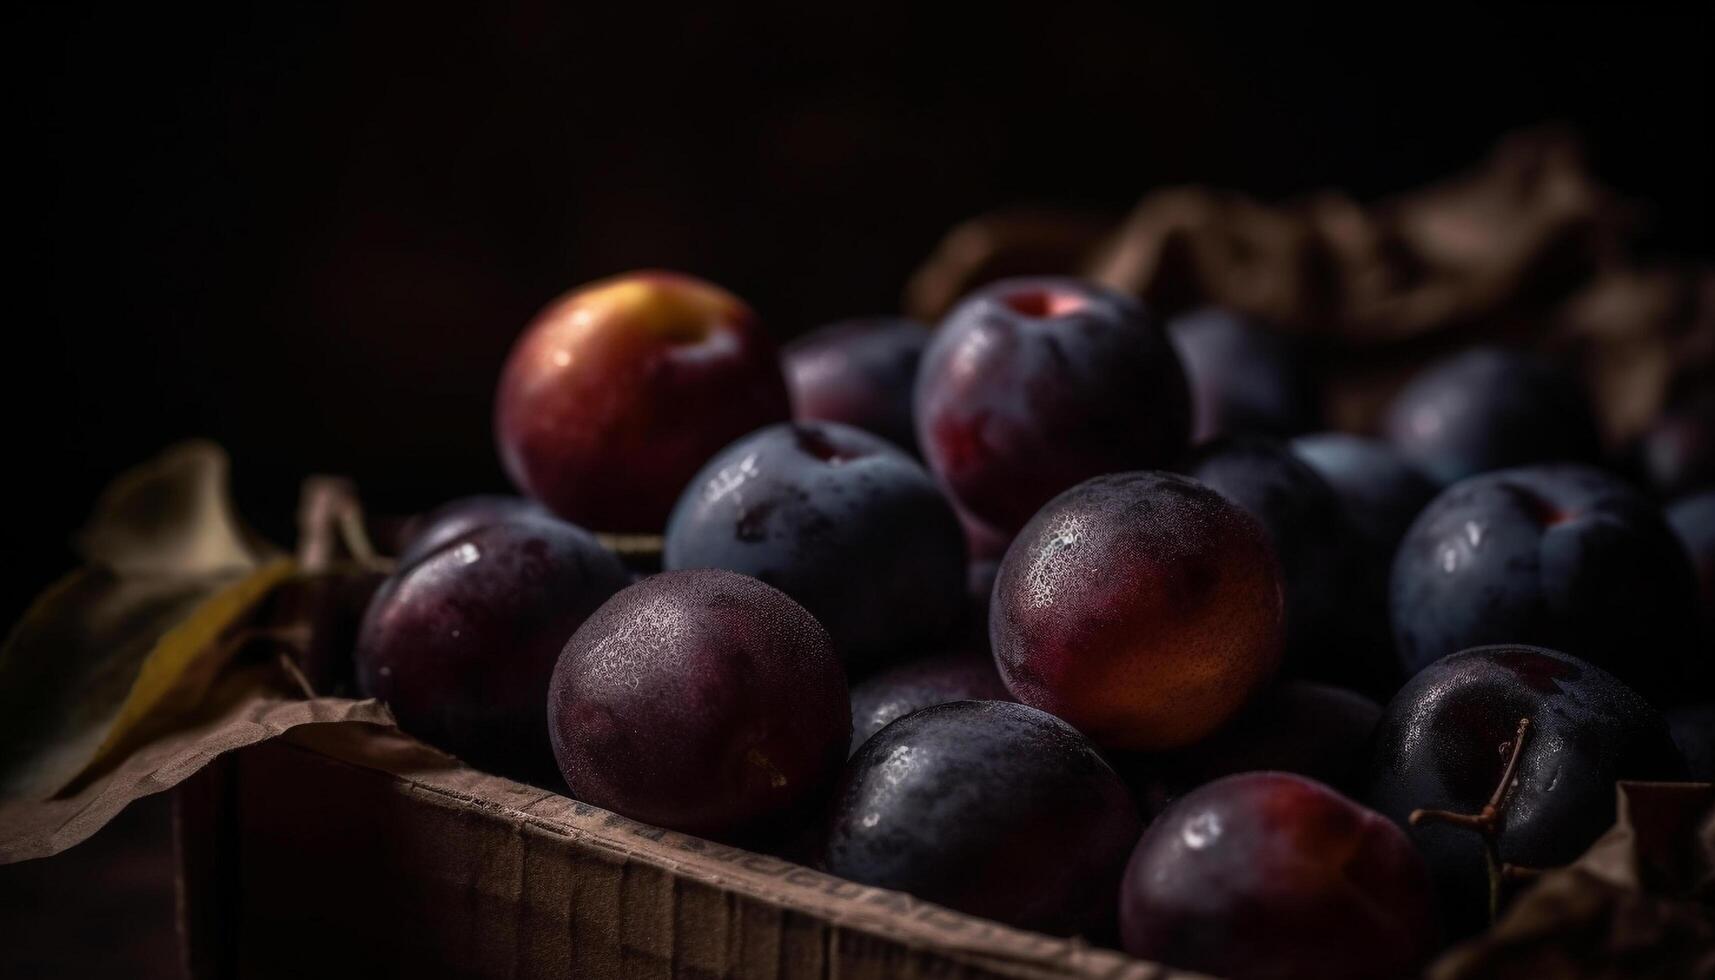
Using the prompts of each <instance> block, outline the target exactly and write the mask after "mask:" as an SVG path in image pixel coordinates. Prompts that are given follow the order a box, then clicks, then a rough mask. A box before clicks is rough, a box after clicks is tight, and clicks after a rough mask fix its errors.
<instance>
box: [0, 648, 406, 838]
mask: <svg viewBox="0 0 1715 980" xmlns="http://www.w3.org/2000/svg"><path fill="white" fill-rule="evenodd" d="M275 677H276V675H275V673H274V668H272V667H270V666H263V667H260V668H256V667H253V668H250V669H246V670H239V671H236V672H233V673H231V674H229V675H228V676H227V677H225V678H223V679H222V681H221V682H220V683H219V684H218V685H216V686H215V687H214V688H213V689H212V690H211V691H210V692H209V693H208V696H207V700H206V702H205V704H204V707H203V710H202V712H201V713H200V715H199V716H196V717H195V718H194V719H193V720H191V721H189V722H188V723H186V724H184V725H183V726H182V727H177V728H175V729H173V730H172V731H168V732H164V733H158V734H156V735H155V736H154V737H153V738H151V739H150V740H148V741H146V742H144V743H143V744H140V745H137V746H135V747H133V748H131V750H130V751H129V753H128V754H126V755H124V756H123V757H122V758H121V759H119V760H117V761H116V762H114V763H113V764H111V765H110V766H108V767H105V768H101V769H97V770H94V771H92V772H88V773H85V774H84V775H83V776H82V777H80V778H79V779H78V780H77V781H76V782H74V783H73V784H72V785H71V786H70V787H68V788H67V789H66V790H65V791H63V792H61V793H60V794H59V795H57V796H55V797H53V798H52V799H48V800H7V801H0V864H11V863H12V862H14V861H25V860H29V859H30V858H39V857H48V856H49V855H52V854H57V853H59V852H60V851H63V850H65V849H66V848H68V847H71V846H72V845H74V844H77V843H79V842H81V841H83V840H84V839H85V838H87V837H89V836H90V835H91V834H93V833H95V832H96V831H97V830H100V829H101V827H102V826H104V825H105V824H106V823H107V822H108V821H109V820H111V819H113V818H114V816H116V815H117V814H118V813H119V811H120V810H123V809H124V808H125V807H126V806H127V805H128V804H130V803H131V802H132V801H134V800H138V799H141V798H143V797H145V796H149V795H151V794H154V793H159V792H161V791H162V790H166V789H171V788H172V787H174V786H176V785H178V784H179V783H180V782H182V781H183V780H185V779H186V778H188V777H189V776H191V775H192V774H194V773H195V772H196V771H197V770H199V769H201V768H202V767H203V766H206V765H207V764H208V763H209V762H210V761H212V760H213V759H215V758H216V757H218V756H220V755H222V754H223V753H226V752H231V751H233V750H235V749H239V748H243V747H244V746H247V745H253V744H255V743H257V742H260V741H263V740H265V739H269V738H273V737H274V736H276V735H279V734H282V733H283V732H287V731H290V730H292V729H295V728H298V727H300V726H304V725H322V724H329V723H335V722H366V723H370V724H375V725H391V724H393V717H392V715H391V714H390V713H389V712H388V711H387V709H386V708H385V707H384V706H382V705H381V704H379V703H378V702H375V701H340V700H336V699H331V698H327V699H317V700H314V701H302V700H295V699H292V698H290V697H289V696H288V695H287V694H285V693H283V692H282V690H281V689H280V687H278V686H277V685H278V681H277V680H275Z"/></svg>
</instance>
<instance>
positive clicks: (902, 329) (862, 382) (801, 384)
mask: <svg viewBox="0 0 1715 980" xmlns="http://www.w3.org/2000/svg"><path fill="white" fill-rule="evenodd" d="M928 345H929V328H927V327H925V326H924V325H923V324H921V323H918V322H917V321H916V320H909V319H906V318H904V317H888V316H878V317H864V318H860V319H855V320H843V321H841V322H839V323H832V324H829V325H828V326H825V327H822V328H820V329H818V330H814V331H811V332H810V333H808V334H805V335H804V336H802V337H800V338H798V339H797V340H795V341H793V342H792V343H790V344H788V345H786V347H785V349H784V350H783V351H782V352H781V363H782V365H783V366H784V367H785V369H786V387H787V389H788V390H789V391H790V392H791V394H792V417H793V418H795V419H797V420H798V421H800V422H840V423H844V424H845V425H852V426H856V427H858V428H860V429H863V430H864V431H866V432H873V433H875V434H876V435H878V436H881V437H882V438H883V439H886V440H887V441H889V442H891V443H893V444H894V445H896V446H898V447H900V448H901V449H904V450H906V451H908V452H911V453H916V452H917V433H916V430H915V429H914V427H913V425H912V420H911V391H912V387H913V386H914V385H915V384H916V382H917V363H918V361H920V360H922V358H923V348H925V347H927V346H928Z"/></svg>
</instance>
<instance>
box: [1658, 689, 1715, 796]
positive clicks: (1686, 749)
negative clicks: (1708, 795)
mask: <svg viewBox="0 0 1715 980" xmlns="http://www.w3.org/2000/svg"><path fill="white" fill-rule="evenodd" d="M1667 727H1668V730H1669V731H1671V732H1672V733H1673V744H1675V745H1677V746H1679V754H1680V755H1683V756H1685V774H1686V775H1687V776H1688V777H1690V778H1691V779H1695V780H1697V781H1699V782H1704V783H1708V782H1715V703H1711V704H1692V705H1686V706H1684V707H1679V708H1670V709H1669V710H1668V712H1667Z"/></svg>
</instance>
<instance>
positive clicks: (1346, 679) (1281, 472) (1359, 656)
mask: <svg viewBox="0 0 1715 980" xmlns="http://www.w3.org/2000/svg"><path fill="white" fill-rule="evenodd" d="M1185 471H1186V473H1188V474H1189V475H1190V476H1191V477H1192V478H1194V479H1196V480H1198V481H1199V482H1201V483H1203V484H1205V485H1207V486H1209V487H1212V488H1213V489H1215V490H1217V491H1219V492H1220V493H1221V495H1222V496H1224V497H1226V498H1227V499H1228V500H1231V501H1232V502H1233V503H1235V504H1237V505H1239V506H1240V507H1243V508H1244V509H1245V510H1246V511H1248V512H1249V513H1250V514H1251V515H1252V516H1253V517H1255V518H1256V519H1257V520H1258V521H1260V522H1261V523H1262V526H1263V527H1264V528H1265V529H1266V530H1267V531H1268V536H1269V540H1270V541H1271V542H1272V543H1273V545H1274V553H1275V555H1276V556H1277V557H1278V558H1279V560H1280V568H1281V575H1282V578H1283V579H1284V581H1285V584H1286V663H1285V668H1284V669H1285V671H1286V672H1287V673H1288V674H1291V675H1294V676H1301V677H1310V678H1314V679H1317V680H1324V681H1328V682H1331V683H1335V684H1340V685H1343V686H1347V687H1352V688H1356V689H1358V690H1362V691H1367V692H1370V693H1375V694H1378V695H1381V696H1385V695H1387V694H1390V693H1392V692H1393V690H1394V689H1395V688H1396V687H1398V677H1397V675H1398V668H1397V667H1396V666H1395V661H1394V658H1393V656H1392V655H1391V651H1390V649H1389V644H1388V642H1387V607H1386V604H1385V594H1383V593H1380V592H1376V591H1375V590H1365V589H1362V588H1360V585H1359V583H1360V577H1359V575H1358V570H1359V568H1360V567H1361V565H1360V557H1361V552H1360V545H1359V544H1358V540H1359V539H1358V534H1357V532H1356V531H1355V530H1354V529H1353V527H1352V525H1351V523H1350V522H1349V521H1348V519H1347V510H1346V508H1345V507H1343V506H1342V502H1341V499H1340V497H1339V496H1338V495H1337V494H1336V493H1335V492H1334V489H1333V487H1331V486H1330V485H1329V484H1328V482H1327V481H1326V480H1324V479H1322V477H1321V476H1320V475H1318V473H1317V472H1316V470H1315V469H1314V468H1312V467H1311V466H1310V464H1308V463H1306V462H1305V461H1304V460H1302V459H1300V458H1299V457H1298V456H1297V455H1295V454H1293V453H1292V452H1291V451H1290V450H1288V449H1287V448H1286V447H1285V446H1284V445H1282V444H1280V443H1278V442H1274V441H1273V440H1269V439H1263V438H1258V437H1235V438H1228V439H1220V440H1216V441H1215V442H1213V443H1210V444H1208V445H1205V446H1203V447H1201V448H1200V449H1199V450H1198V451H1197V452H1196V454H1195V455H1194V456H1193V457H1192V459H1191V461H1190V463H1189V465H1188V466H1186V468H1185ZM1370 593H1373V594H1370ZM1366 599H1368V600H1369V601H1368V602H1366V601H1365V600H1366Z"/></svg>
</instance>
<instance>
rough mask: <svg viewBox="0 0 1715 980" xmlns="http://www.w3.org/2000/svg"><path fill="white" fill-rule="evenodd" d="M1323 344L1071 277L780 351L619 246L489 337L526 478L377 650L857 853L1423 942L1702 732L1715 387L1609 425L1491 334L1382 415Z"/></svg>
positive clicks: (762, 837)
mask: <svg viewBox="0 0 1715 980" xmlns="http://www.w3.org/2000/svg"><path fill="white" fill-rule="evenodd" d="M1316 367H1317V358H1316V357H1315V356H1314V352H1309V351H1306V350H1305V349H1303V347H1302V345H1301V344H1299V343H1298V342H1296V341H1293V340H1292V339H1290V338H1287V337H1284V336H1282V335H1280V334H1278V333H1275V332H1271V331H1269V330H1267V329H1264V328H1262V327H1261V326H1260V325H1258V324H1256V323H1253V322H1251V321H1249V320H1247V319H1246V318H1244V317H1242V316H1238V315H1235V314H1232V313H1228V312H1225V311H1219V310H1206V311H1200V312H1197V313H1193V314H1188V315H1185V316H1181V317H1179V318H1177V319H1174V320H1172V321H1169V322H1162V321H1161V320H1160V319H1158V318H1157V317H1156V316H1155V315H1154V314H1153V313H1152V312H1151V311H1150V310H1149V309H1147V308H1146V307H1144V306H1143V305H1141V304H1139V303H1138V302H1137V301H1135V300H1133V299H1132V298H1130V297H1127V296H1123V295H1120V294H1117V293H1114V292H1112V291H1109V290H1107V289H1104V288H1102V287H1100V286H1097V285H1095V284H1093V283H1089V282H1084V281H1080V280H1075V279H1012V280H1005V281H1001V282H998V283H994V284H991V285H989V286H986V287H983V288H981V289H979V290H978V291H976V292H975V293H973V294H971V295H970V296H968V297H966V298H965V299H964V301H963V302H962V303H960V304H959V305H958V306H957V307H956V309H954V310H953V312H952V313H951V314H950V315H949V316H948V317H947V318H946V319H945V320H944V321H943V322H942V323H941V324H939V325H938V326H937V327H936V328H935V329H933V330H931V329H929V328H927V327H925V326H923V325H920V324H917V323H913V322H910V321H905V320H898V319H875V320H860V321H851V322H847V323H843V324H838V325H834V326H831V327H828V328H825V329H823V330H820V331H817V332H814V333H812V334H810V335H808V336H806V337H804V338H803V339H801V340H799V341H797V342H796V343H794V344H793V345H791V346H789V347H788V348H786V349H785V351H784V352H782V353H777V352H776V351H775V350H774V349H773V348H772V347H771V346H770V344H769V343H768V341H767V339H766V337H765V336H764V334H763V333H762V332H761V331H760V329H759V327H758V324H757V322H756V318H755V317H754V315H753V314H752V313H751V311H750V310H749V309H748V308H747V307H746V306H745V305H744V304H743V303H742V302H740V301H739V300H738V299H736V298H735V297H733V296H731V295H729V294H728V293H726V292H724V291H723V290H721V289H719V288H717V287H715V286H713V285H710V284H708V283H705V282H701V281H699V280H696V279H692V278H689V277H686V276H681V275H674V274H667V273H642V274H635V275H630V276H624V277H620V278H616V279H612V280H607V281H604V282H600V283H596V284H593V285H591V286H588V287H585V288H583V289H580V290H577V291H574V292H572V293H570V294H568V295H567V296H565V297H563V298H562V299H560V300H559V301H557V302H556V303H554V304H553V305H552V306H550V307H549V308H548V309H547V310H546V311H544V312H543V313H542V314H541V316H540V318H539V319H538V320H537V321H536V322H535V323H533V324H532V325H531V326H530V327H529V329H528V330H527V331H526V332H525V334H524V335H523V337H522V338H521V339H520V340H519V342H518V344H517V346H516V348H515V349H514V351H513V353H512V356H511V358H510V360H509V362H508V364H507V366H506V368H505V372H504V374H503V376H502V378H501V381H500V388H499V394H498V398H497V404H496V422H495V431H496V437H497V440H498V443H499V446H500V452H501V456H502V459H503V460H504V463H505V466H506V469H507V471H508V472H509V474H510V475H511V476H512V478H513V479H514V481H515V482H516V483H517V485H518V486H519V488H520V489H521V490H522V491H523V492H524V494H525V495H526V496H522V497H516V498H511V497H479V498H470V499H466V500H460V501H454V502H452V503H450V504H447V505H446V506H444V507H442V508H440V509H439V510H437V511H434V512H431V513H430V514H428V515H425V516H424V517H422V518H420V519H419V520H417V521H416V522H415V524H414V525H413V527H412V529H411V532H410V534H409V538H408V541H407V543H406V544H405V546H404V548H403V550H402V552H401V555H400V558H399V563H398V566H397V570H396V571H395V572H394V573H393V574H392V575H391V577H390V578H389V579H388V580H387V581H386V582H385V583H384V584H383V585H382V587H381V589H380V591H379V592H378V593H377V594H376V596H375V598H374V600H373V602H372V603H371V605H370V607H369V609H368V613H367V615H366V617H365V618H364V621H363V625H362V628H361V630H360V633H359V637H358V641H357V646H356V653H355V656H356V667H357V677H358V684H359V687H360V688H361V690H362V691H363V692H364V693H365V694H367V695H370V696H374V697H377V698H380V699H382V700H384V701H385V702H386V703H387V704H388V705H389V706H390V707H391V708H392V710H393V712H394V714H395V715H396V717H397V718H398V721H399V724H400V725H401V726H402V727H403V728H404V729H405V730H406V731H408V732H411V733H413V734H415V735H417V736H419V737H421V738H423V739H424V740H426V741H428V742H430V743H432V744H434V745H437V746H439V747H441V748H444V749H446V750H448V751H451V752H453V753H455V754H457V755H459V756H460V757H462V758H464V759H466V760H467V761H469V762H471V763H472V764H474V765H478V766H481V767H484V768H488V769H491V770H494V771H498V772H501V773H505V774H509V775H513V776H516V777H518V778H522V779H528V780H532V781H536V782H538V783H540V784H542V785H546V786H553V787H555V788H559V787H561V786H563V787H565V788H567V789H569V791H570V793H571V794H572V795H573V796H575V797H576V798H578V799H580V800H583V801H586V802H589V803H591V804H595V805H597V806H601V807H605V808H607V809H610V810H613V811H616V812H618V813H621V814H625V815H627V816H630V817H634V818H636V819H639V820H643V821H647V822H649V823H652V824H656V825H659V826H662V827H667V828H672V829H676V830H681V831H685V832H688V833H693V834H700V835H704V836H707V837H711V838H716V839H721V840H726V841H731V842H736V843H741V844H744V845H746V846H750V847H755V848H759V849H765V850H769V851H772V852H774V853H778V854H784V855H789V856H792V857H794V858H797V859H800V860H804V861H806V862H809V863H813V864H815V865H817V866H819V867H821V868H823V869H825V870H827V871H829V872H831V873H833V874H836V875H839V876H842V877H845V878H848V879H851V880H853V881H858V882H863V883H867V884H871V885H876V886H881V887H886V888H895V889H901V890H904V891H907V892H910V893H912V894H914V895H918V896H920V897H922V898H924V899H927V900H930V901H934V902H938V903H942V904H945V905H947V906H950V907H952V908H956V909H960V910H964V911H967V912H970V913H973V914H977V915H982V916H988V917H991V918H993V919H996V920H999V921H1002V922H1006V923H1010V924H1013V925H1016V926H1020V927H1024V928H1029V929H1035V930H1041V931H1045V932H1050V933H1055V934H1059V935H1082V936H1085V937H1088V938H1089V939H1090V940H1091V941H1093V942H1098V943H1118V944H1120V945H1123V947H1124V948H1125V949H1126V950H1127V951H1129V952H1131V953H1133V954H1135V955H1137V956H1139V957H1142V958H1145V959H1149V960H1154V961H1159V962H1162V963H1166V964H1169V965H1172V966H1176V967H1181V968H1187V969H1192V970H1200V971H1206V972H1209V973H1214V974H1219V975H1223V976H1228V977H1234V978H1245V977H1275V976H1295V975H1306V976H1318V977H1348V976H1350V977H1375V976H1391V975H1400V974H1404V973H1407V972H1410V971H1411V970H1412V969H1413V968H1415V967H1416V966H1418V965H1420V964H1422V963H1423V962H1425V961H1426V960H1427V958H1428V957H1430V956H1431V955H1432V954H1433V953H1435V951H1436V950H1438V949H1440V948H1441V947H1442V946H1443V945H1445V944H1446V943H1448V942H1451V941H1455V940H1457V939H1460V938H1462V937H1465V936H1468V935H1471V934H1473V933H1474V932H1476V931H1478V930H1480V929H1481V928H1483V926H1484V925H1485V924H1486V923H1487V922H1489V921H1490V918H1491V916H1492V915H1493V914H1494V913H1495V911H1496V910H1497V909H1498V908H1499V907H1501V906H1502V905H1504V903H1505V902H1506V900H1507V899H1508V897H1509V896H1510V895H1511V894H1512V893H1513V892H1515V891H1516V889H1517V888H1518V887H1519V883H1520V882H1522V881H1525V880H1527V879H1528V878H1529V877H1530V876H1531V875H1533V874H1535V873H1538V872H1540V871H1541V870H1542V869H1545V868H1552V867H1555V866H1558V865H1563V864H1565V863H1567V862H1569V861H1571V860H1573V859H1574V858H1576V857H1577V856H1578V855H1579V854H1580V853H1581V852H1582V851H1583V850H1584V849H1585V848H1587V847H1588V846H1589V845H1590V843H1591V842H1592V841H1593V840H1594V839H1595V838H1596V837H1597V836H1598V835H1599V834H1601V833H1602V831H1603V830H1605V829H1606V828H1607V827H1609V826H1610V825H1611V824H1612V823H1613V821H1614V816H1615V812H1614V810H1615V802H1614V801H1615V783H1616V781H1618V780H1625V779H1640V780H1649V779H1663V780H1674V779H1684V778H1687V777H1695V778H1698V779H1705V780H1706V779H1709V778H1710V776H1711V771H1710V770H1711V767H1712V764H1715V762H1712V756H1715V753H1712V750H1715V685H1712V683H1711V677H1712V672H1715V653H1712V645H1715V644H1712V639H1715V623H1711V620H1710V617H1711V614H1712V613H1715V602H1712V601H1711V598H1712V597H1711V592H1710V590H1711V588H1712V587H1715V494H1712V493H1711V492H1710V490H1709V482H1710V480H1709V478H1710V466H1711V462H1712V460H1715V449H1712V447H1711V444H1710V441H1709V440H1710V435H1711V432H1712V431H1715V429H1712V427H1711V421H1712V420H1711V414H1710V413H1708V412H1707V411H1705V412H1704V413H1703V414H1702V415H1700V416H1699V415H1696V414H1691V415H1686V416H1681V417H1676V418H1674V419H1671V420H1669V422H1671V424H1672V425H1673V426H1677V427H1678V428H1677V429H1674V430H1673V431H1677V432H1681V433H1682V434H1683V432H1685V431H1689V432H1690V433H1691V437H1689V438H1678V439H1677V440H1673V439H1667V440H1665V442H1664V441H1661V440H1658V442H1657V443H1656V444H1654V445H1653V446H1652V447H1651V448H1650V450H1649V451H1648V452H1645V453H1643V454H1641V455H1637V456H1630V457H1626V458H1627V459H1628V460H1632V462H1631V463H1625V464H1620V463H1612V462H1611V461H1605V458H1604V456H1603V449H1602V445H1601V440H1600V439H1599V438H1598V431H1597V426H1596V422H1595V421H1594V417H1593V413H1592V411H1591V409H1590V405H1589V403H1588V401H1587V397H1586V395H1585V393H1584V392H1583V391H1582V390H1581V389H1580V386H1579V385H1578V384H1577V383H1576V381H1575V380H1573V379H1571V378H1569V377H1568V376H1566V375H1564V374H1562V373H1560V372H1559V371H1558V370H1557V369H1556V368H1555V367H1554V366H1552V365H1550V364H1547V363H1544V362H1541V361H1539V360H1537V359H1535V358H1534V357H1532V356H1530V355H1527V354H1524V353H1520V352H1510V351H1504V350H1498V349H1474V350H1472V351H1470V352H1468V353H1465V354H1463V355H1460V356H1458V357H1456V358H1455V359H1453V360H1451V361H1448V362H1445V363H1441V364H1435V365H1432V366H1430V367H1429V368H1428V369H1427V370H1425V371H1424V372H1423V373H1422V374H1421V375H1420V376H1419V377H1418V378H1417V379H1416V380H1415V381H1413V382H1412V383H1410V384H1409V385H1408V386H1407V387H1405V388H1404V389H1403V391H1402V392H1401V393H1400V394H1399V395H1398V397H1397V399H1396V400H1395V402H1394V403H1393V405H1392V407H1391V409H1390V411H1389V413H1388V415H1387V418H1386V423H1385V427H1384V428H1385V438H1366V437H1360V436H1356V435H1349V434H1340V433H1325V432H1316V431H1315V430H1316V429H1317V428H1318V427H1319V425H1320V406H1319V398H1318V389H1317V377H1316ZM1664 431H1666V430H1665V429H1664ZM1664 446H1665V448H1664ZM1670 485H1671V487H1672V490H1673V491H1675V492H1685V491H1687V490H1688V489H1695V488H1701V493H1700V494H1699V495H1693V496H1688V497H1685V498H1684V499H1682V500H1679V501H1678V502H1675V503H1673V504H1672V505H1671V507H1668V508H1664V506H1663V504H1662V503H1661V497H1660V490H1661V488H1662V487H1665V486H1670ZM586 529H587V530H586ZM592 531H599V532H602V533H603V534H604V535H613V534H621V535H643V536H650V535H660V536H661V540H662V546H661V549H660V552H659V555H660V558H659V562H660V570H659V571H656V570H654V569H649V570H648V573H646V572H645V571H642V570H640V569H639V568H638V565H637V562H636V561H635V560H630V559H631V558H632V556H629V555H628V556H627V559H626V560H622V557H621V556H620V555H619V554H616V553H615V552H614V551H613V550H610V549H609V548H608V547H606V543H607V542H609V541H611V540H612V539H610V538H607V537H598V536H597V535H596V534H593V533H591V532H592ZM1700 577H1701V581H1700ZM1700 589H1701V591H1699V590H1700ZM1384 705H1385V707H1384ZM1670 724H1671V725H1672V728H1671V729H1670ZM1676 742H1677V744H1676ZM562 780H563V783H562Z"/></svg>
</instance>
